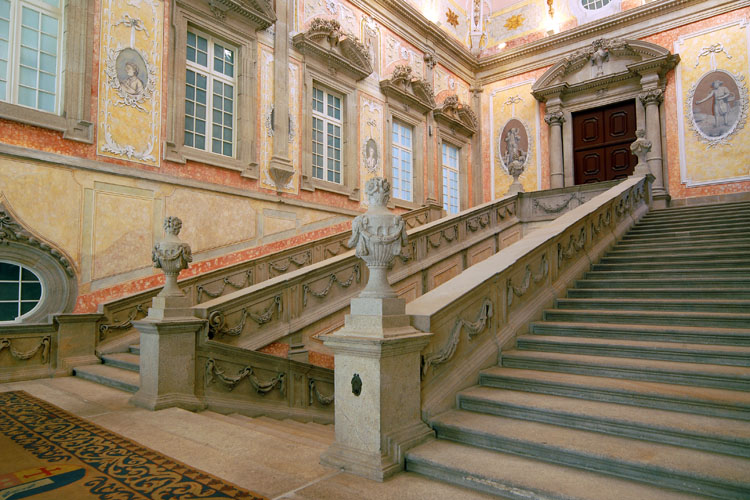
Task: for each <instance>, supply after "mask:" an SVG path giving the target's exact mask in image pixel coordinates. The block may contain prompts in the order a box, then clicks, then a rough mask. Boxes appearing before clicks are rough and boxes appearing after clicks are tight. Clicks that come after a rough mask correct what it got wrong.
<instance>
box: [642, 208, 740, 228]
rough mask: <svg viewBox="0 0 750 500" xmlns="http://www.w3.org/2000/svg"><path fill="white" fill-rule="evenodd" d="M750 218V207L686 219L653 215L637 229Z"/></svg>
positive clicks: (645, 218)
mask: <svg viewBox="0 0 750 500" xmlns="http://www.w3.org/2000/svg"><path fill="white" fill-rule="evenodd" d="M748 216H750V207H745V208H743V209H739V210H730V211H726V212H724V213H722V214H720V215H716V214H700V215H694V216H692V217H685V216H684V215H682V216H681V215H661V216H659V215H656V216H654V215H651V216H648V217H647V216H644V217H642V218H641V220H639V221H638V223H637V224H636V225H635V227H644V226H653V225H669V224H706V223H714V222H726V221H742V220H745V221H746V220H747V217H748Z"/></svg>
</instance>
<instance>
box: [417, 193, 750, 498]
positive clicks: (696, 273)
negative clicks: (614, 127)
mask: <svg viewBox="0 0 750 500" xmlns="http://www.w3.org/2000/svg"><path fill="white" fill-rule="evenodd" d="M430 425H431V426H432V427H433V429H434V430H435V431H436V435H437V438H438V439H437V440H433V441H431V442H428V443H426V444H424V445H422V446H419V447H417V448H415V449H413V450H411V451H410V452H409V453H408V455H407V458H406V463H407V470H410V471H414V472H418V473H421V474H424V475H427V476H430V477H433V478H437V479H441V480H444V481H449V482H453V483H456V484H461V485H464V486H468V487H470V488H474V489H477V490H481V491H484V492H487V493H493V494H496V495H499V496H502V497H507V498H518V499H521V498H523V499H529V498H555V499H559V498H587V499H589V498H590V499H597V500H600V499H607V498H612V499H630V498H633V499H646V498H658V499H664V498H694V497H695V498H701V497H704V496H708V497H715V498H737V499H739V498H750V202H745V203H733V204H723V205H705V206H695V207H686V208H671V209H664V210H654V211H651V212H650V213H648V214H647V215H646V216H644V217H643V219H642V220H641V221H640V222H639V223H638V224H637V225H635V226H634V227H633V228H632V229H631V230H630V231H629V232H628V233H627V234H626V235H625V236H624V237H623V238H622V239H621V240H620V241H619V242H618V243H617V245H616V246H615V247H614V248H613V249H612V250H611V251H610V252H609V253H608V254H607V255H606V256H605V257H604V258H603V259H602V260H601V262H599V263H598V264H595V265H593V267H592V269H591V271H590V272H588V273H586V275H585V276H584V277H583V279H581V280H579V281H578V282H577V283H576V286H575V288H573V289H571V290H569V291H568V295H567V297H566V298H562V299H559V300H557V303H556V304H555V308H554V309H550V310H547V311H545V312H544V316H543V319H542V320H541V321H538V322H535V323H532V324H531V325H530V326H529V332H528V334H527V335H523V336H520V337H519V338H518V342H517V347H516V348H515V349H513V350H509V351H506V352H503V354H502V360H501V363H500V365H499V366H496V367H493V368H490V369H487V370H485V371H483V372H482V373H481V375H480V380H479V385H477V386H474V387H471V388H469V389H467V390H465V391H462V392H461V393H459V395H458V398H457V409H455V410H451V411H449V412H446V413H443V414H441V415H438V416H437V417H436V418H434V419H433V420H432V421H431V422H430Z"/></svg>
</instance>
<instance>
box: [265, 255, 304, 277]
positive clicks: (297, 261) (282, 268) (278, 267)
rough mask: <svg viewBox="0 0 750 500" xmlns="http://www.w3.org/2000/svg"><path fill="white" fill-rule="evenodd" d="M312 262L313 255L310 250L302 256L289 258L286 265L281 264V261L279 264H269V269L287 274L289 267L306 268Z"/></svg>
mask: <svg viewBox="0 0 750 500" xmlns="http://www.w3.org/2000/svg"><path fill="white" fill-rule="evenodd" d="M311 260H312V253H311V252H310V251H309V250H308V251H307V252H303V253H302V254H300V255H297V256H294V257H289V258H288V259H286V262H285V263H284V264H279V262H280V261H277V262H269V263H268V267H269V268H271V269H273V270H274V271H276V272H278V273H285V272H286V271H287V270H288V269H289V266H290V265H292V264H294V265H295V266H297V267H298V268H300V267H302V266H305V265H306V264H309V263H310V261H311Z"/></svg>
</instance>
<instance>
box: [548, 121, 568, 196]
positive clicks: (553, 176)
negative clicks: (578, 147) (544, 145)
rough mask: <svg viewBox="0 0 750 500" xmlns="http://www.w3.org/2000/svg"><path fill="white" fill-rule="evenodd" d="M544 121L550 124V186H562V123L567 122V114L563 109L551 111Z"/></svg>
mask: <svg viewBox="0 0 750 500" xmlns="http://www.w3.org/2000/svg"><path fill="white" fill-rule="evenodd" d="M544 121H545V122H547V125H549V169H550V188H552V189H554V188H561V187H564V186H565V177H564V173H563V143H562V124H563V122H565V115H564V114H563V112H562V111H551V112H549V113H547V114H546V115H545V116H544Z"/></svg>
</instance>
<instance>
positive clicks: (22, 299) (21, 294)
mask: <svg viewBox="0 0 750 500" xmlns="http://www.w3.org/2000/svg"><path fill="white" fill-rule="evenodd" d="M41 301H42V282H41V281H40V280H39V277H38V276H37V275H36V274H34V272H33V271H31V270H30V269H28V268H26V267H23V266H20V265H18V264H14V263H12V262H0V321H16V320H18V319H21V318H23V317H24V316H26V315H28V314H30V313H31V312H32V311H33V310H34V309H36V307H37V306H38V305H39V304H40V303H41Z"/></svg>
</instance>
